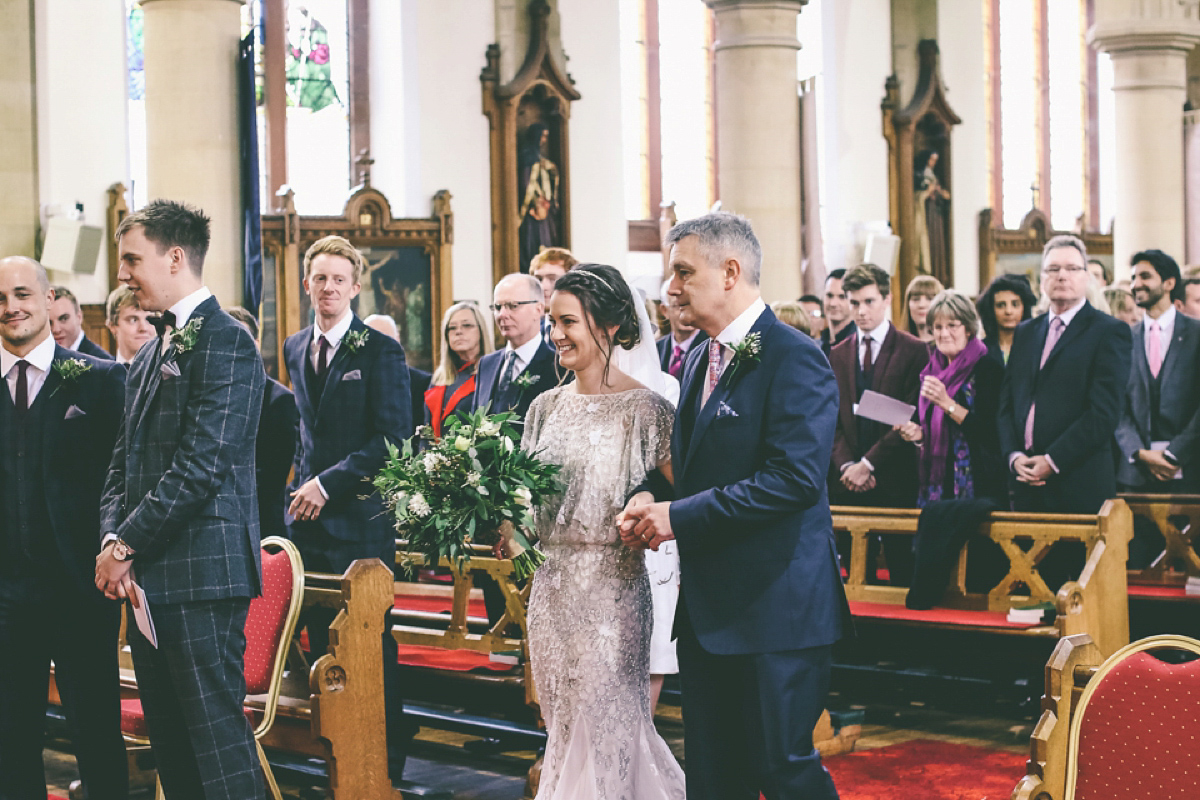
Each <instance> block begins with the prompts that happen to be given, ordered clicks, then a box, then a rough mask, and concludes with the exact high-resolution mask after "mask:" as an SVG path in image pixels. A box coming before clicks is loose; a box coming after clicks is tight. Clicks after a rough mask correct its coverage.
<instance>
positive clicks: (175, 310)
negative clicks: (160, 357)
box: [161, 286, 212, 353]
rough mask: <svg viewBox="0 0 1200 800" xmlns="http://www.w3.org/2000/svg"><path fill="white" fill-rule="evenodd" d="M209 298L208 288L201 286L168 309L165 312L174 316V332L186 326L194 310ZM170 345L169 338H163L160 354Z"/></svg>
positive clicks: (210, 294) (210, 293)
mask: <svg viewBox="0 0 1200 800" xmlns="http://www.w3.org/2000/svg"><path fill="white" fill-rule="evenodd" d="M210 297H212V292H210V291H209V290H208V287H207V286H201V287H200V288H199V289H197V290H196V291H194V292H192V293H191V294H189V295H188V296H187V297H185V298H183V299H182V300H180V301H179V302H177V303H176V304H175V305H173V306H171V307H170V308H168V309H167V311H169V312H171V313H172V314H174V315H175V330H182V329H183V328H184V327H185V326H186V325H187V324H188V320H189V319H191V316H192V313H193V312H194V311H195V310H196V308H197V307H198V306H199V305H200V304H201V303H203V302H204V301H205V300H207V299H208V298H210ZM170 343H171V339H170V337H169V336H164V337H163V342H162V351H161V352H163V353H165V352H167V346H168V345H169V344H170Z"/></svg>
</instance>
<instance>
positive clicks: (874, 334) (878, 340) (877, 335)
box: [858, 319, 892, 367]
mask: <svg viewBox="0 0 1200 800" xmlns="http://www.w3.org/2000/svg"><path fill="white" fill-rule="evenodd" d="M891 329H892V323H890V322H888V321H887V320H886V319H885V320H884V321H883V322H881V323H879V324H878V325H876V326H875V330H873V331H864V330H862V329H861V328H860V329H859V331H858V333H859V336H858V365H859V367H862V366H864V365H865V364H866V363H867V343H868V342H871V343H872V344H871V347H872V350H871V366H872V367H874V366H875V362H876V361H878V360H879V351H880V350H882V349H883V340H884V339H886V338H887V335H888V331H890V330H891Z"/></svg>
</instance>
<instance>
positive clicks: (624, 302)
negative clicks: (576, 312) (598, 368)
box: [554, 264, 642, 381]
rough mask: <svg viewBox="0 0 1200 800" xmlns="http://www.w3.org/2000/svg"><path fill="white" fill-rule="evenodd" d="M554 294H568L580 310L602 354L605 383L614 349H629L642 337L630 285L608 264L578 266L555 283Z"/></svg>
mask: <svg viewBox="0 0 1200 800" xmlns="http://www.w3.org/2000/svg"><path fill="white" fill-rule="evenodd" d="M554 291H556V292H567V293H568V294H570V295H572V296H573V297H574V298H575V299H576V300H578V301H579V305H581V306H582V307H583V311H584V313H585V314H586V315H587V324H588V331H589V332H590V333H591V334H592V340H593V341H594V342H595V343H596V345H597V346H598V347H599V348H600V352H602V353H604V379H605V380H606V381H607V380H608V368H609V366H611V363H612V349H613V347H623V348H625V349H626V350H632V349H633V348H634V347H636V346H637V344H638V342H639V341H641V338H642V333H641V329H640V327H639V326H638V314H637V309H636V308H635V307H634V305H633V304H634V302H635V301H634V299H633V293H632V292H631V291H630V290H629V284H627V283H626V282H625V279H624V278H623V277H621V273H620V272H617V270H616V269H614V268H613V267H610V266H608V265H607V264H577V265H575V266H574V267H572V268H571V271H570V272H568V273H567V274H566V275H563V276H562V277H561V278H559V279H558V280H557V281H556V282H555V284H554ZM613 326H616V329H617V330H616V331H615V332H614V333H613V335H612V336H611V337H610V336H609V335H608V329H609V328H611V327H613ZM601 336H603V337H604V340H603V341H601Z"/></svg>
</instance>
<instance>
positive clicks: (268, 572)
mask: <svg viewBox="0 0 1200 800" xmlns="http://www.w3.org/2000/svg"><path fill="white" fill-rule="evenodd" d="M262 577H263V579H262V594H261V595H259V596H258V597H256V598H254V599H253V600H251V601H250V612H249V614H248V615H247V616H246V662H245V663H246V694H266V693H267V692H268V691H270V688H271V673H272V671H273V670H274V667H275V654H276V652H278V649H279V640H280V638H281V637H282V636H283V633H284V629H285V628H286V627H287V616H288V614H287V612H288V606H289V604H290V603H291V601H292V562H291V561H289V560H288V554H287V553H286V552H285V551H283V550H279V551H277V552H275V553H267V552H266V551H265V550H264V551H263V554H262Z"/></svg>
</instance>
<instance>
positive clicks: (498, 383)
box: [474, 274, 558, 429]
mask: <svg viewBox="0 0 1200 800" xmlns="http://www.w3.org/2000/svg"><path fill="white" fill-rule="evenodd" d="M543 297H544V295H543V293H542V284H541V283H540V282H539V281H538V279H537V278H535V277H533V276H532V275H522V274H513V275H505V276H504V277H503V278H501V279H500V282H499V283H498V284H496V290H495V292H494V293H493V298H494V302H493V304H492V307H491V308H492V314H493V315H495V318H496V325H497V327H499V328H500V335H501V336H502V337H504V340H505V342H506V344H505V346H504V348H503V349H500V350H497V351H496V352H494V353H489V354H488V355H486V356H484V357H483V358H482V359H480V360H479V371H478V373H477V376H478V377H477V378H476V380H475V387H476V388H475V403H474V408H483V407H484V406H490V409H491V412H492V413H499V412H501V411H513V412H515V413H516V414H517V416H518V417H519V418H521V419H524V417H525V414H526V412H527V411H529V404H530V403H532V402H533V398H535V397H537V396H538V395H539V394H541V393H542V392H544V391H546V390H547V389H551V388H553V387H554V386H557V385H558V375H557V374H556V371H555V369H554V350H552V349H551V348H550V347H549V346H548V345H547V344H546V342H545V340H544V339H542V337H541V321H542V316H543V315H544V314H545V313H546V304H545V301H544V300H543ZM519 428H520V426H519V425H518V429H519Z"/></svg>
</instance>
